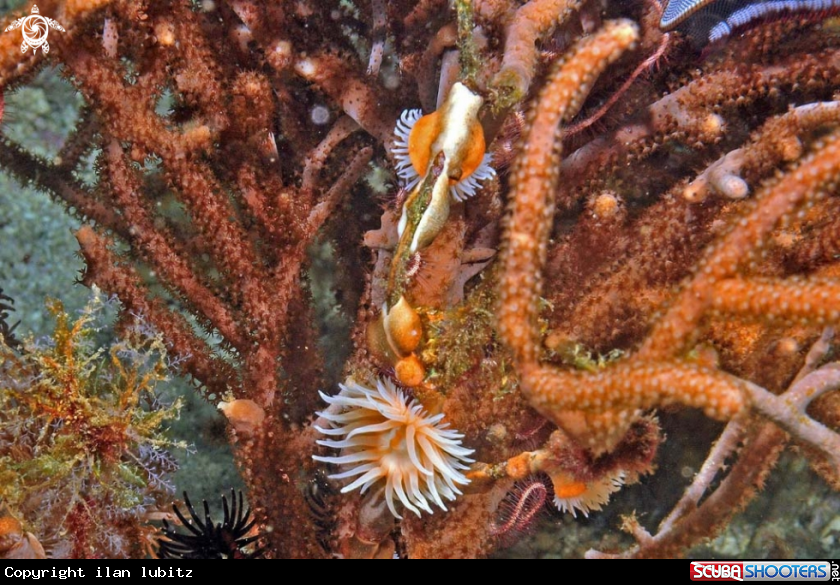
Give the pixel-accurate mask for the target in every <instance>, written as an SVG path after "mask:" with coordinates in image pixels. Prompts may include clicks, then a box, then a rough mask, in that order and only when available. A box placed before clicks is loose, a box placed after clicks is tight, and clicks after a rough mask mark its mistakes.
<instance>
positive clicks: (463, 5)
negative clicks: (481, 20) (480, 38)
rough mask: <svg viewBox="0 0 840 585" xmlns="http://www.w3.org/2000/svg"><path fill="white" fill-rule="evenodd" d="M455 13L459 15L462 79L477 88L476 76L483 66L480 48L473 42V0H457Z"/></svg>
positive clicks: (459, 48) (459, 49) (471, 86)
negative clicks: (479, 54)
mask: <svg viewBox="0 0 840 585" xmlns="http://www.w3.org/2000/svg"><path fill="white" fill-rule="evenodd" d="M455 13H456V14H457V16H458V51H459V52H460V64H461V80H462V81H463V82H464V83H465V84H466V85H467V86H468V87H470V88H471V89H475V77H476V75H477V74H478V71H479V68H480V66H481V61H480V60H479V58H478V50H477V49H476V46H475V43H474V42H473V31H474V30H475V11H474V10H473V3H472V0H455Z"/></svg>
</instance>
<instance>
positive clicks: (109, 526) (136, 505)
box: [0, 295, 182, 558]
mask: <svg viewBox="0 0 840 585" xmlns="http://www.w3.org/2000/svg"><path fill="white" fill-rule="evenodd" d="M105 306H106V304H105V302H104V301H103V299H102V298H101V296H99V295H94V297H93V299H92V300H91V301H90V303H89V304H88V305H87V307H86V308H85V310H84V311H83V312H82V315H81V317H80V318H78V319H77V320H76V321H72V320H71V319H70V317H69V315H68V314H67V313H66V312H65V311H64V308H63V306H62V305H61V303H59V302H57V301H52V302H50V303H49V304H48V308H49V310H50V312H51V313H52V314H53V315H54V317H55V320H56V326H55V331H54V333H53V336H52V338H51V339H48V340H46V341H44V340H38V341H35V340H33V339H29V340H28V341H26V342H25V343H24V345H23V348H22V349H20V350H14V349H12V348H10V347H9V346H8V345H6V344H5V343H4V342H3V341H2V339H0V499H2V501H3V503H5V504H6V505H7V506H8V507H9V508H10V510H11V511H12V513H13V514H14V515H15V516H17V517H18V518H21V519H23V521H24V522H25V523H26V524H28V527H29V528H31V530H32V531H33V532H34V533H35V534H36V536H37V537H38V538H39V539H41V540H42V541H45V542H53V543H55V544H54V546H55V547H57V548H59V549H61V552H63V553H69V554H70V555H71V556H72V557H73V558H83V557H91V556H109V557H120V556H137V555H139V554H142V546H143V540H144V539H143V536H142V535H143V532H144V531H145V530H147V528H145V520H146V518H145V516H144V515H145V512H146V511H147V509H149V508H150V507H151V506H155V505H156V504H157V505H162V504H163V503H164V502H167V501H168V499H169V498H168V494H169V493H170V492H171V487H170V485H169V480H168V478H167V475H168V474H169V473H170V472H172V471H174V470H175V469H176V467H177V465H176V463H175V461H174V459H173V458H172V456H171V455H170V453H169V449H171V448H172V447H176V446H182V445H177V444H175V443H174V442H173V441H171V440H170V439H169V438H168V437H167V434H166V426H167V423H168V421H170V420H173V419H175V418H177V416H178V413H179V409H180V404H179V403H178V402H176V403H175V404H172V405H164V404H162V403H161V402H160V400H159V399H158V397H157V394H156V386H157V385H158V384H159V383H161V382H164V381H166V380H167V379H168V375H167V366H168V364H167V358H166V350H165V347H164V344H163V340H162V339H161V337H160V336H159V335H155V334H153V333H152V332H149V331H145V330H142V329H133V330H130V331H127V332H126V335H125V337H124V340H122V341H117V342H114V343H112V344H111V345H110V346H109V347H104V348H103V347H98V344H97V341H96V337H97V331H98V328H97V323H98V320H99V319H100V318H101V317H102V315H103V313H104V308H105Z"/></svg>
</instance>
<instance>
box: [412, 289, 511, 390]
mask: <svg viewBox="0 0 840 585" xmlns="http://www.w3.org/2000/svg"><path fill="white" fill-rule="evenodd" d="M495 303H496V297H495V292H494V289H493V286H492V285H491V284H490V280H485V281H484V282H482V283H481V284H480V285H479V286H477V287H476V288H475V289H474V290H473V291H472V292H471V294H470V295H469V296H468V297H467V300H466V302H464V303H462V304H460V305H458V306H457V307H453V308H452V309H449V310H447V311H425V312H423V313H422V317H423V320H424V323H425V324H426V327H425V328H424V329H425V331H426V334H427V342H426V344H425V347H424V349H423V352H422V360H423V363H425V364H427V365H428V366H429V373H428V375H427V377H426V382H427V383H429V384H433V385H435V386H437V387H438V388H439V389H440V391H441V392H443V393H446V391H447V389H448V388H451V387H453V386H454V385H455V384H456V382H457V381H458V379H459V378H461V377H462V376H464V375H465V374H467V373H468V372H470V371H473V370H475V371H476V372H477V373H478V374H480V375H482V376H491V377H492V378H495V379H496V380H497V382H496V383H495V384H494V385H495V386H496V387H497V389H498V393H499V395H500V396H503V395H505V394H508V393H510V392H511V391H513V390H514V389H515V388H516V386H517V381H516V376H515V375H514V374H513V368H512V367H511V365H510V364H509V363H508V362H507V361H506V359H505V358H504V357H503V356H505V352H504V351H503V350H502V349H501V346H500V345H499V342H498V340H497V339H496V335H495V329H494V327H495V319H496V317H495V315H494V313H493V308H494V307H495ZM487 356H495V357H494V358H493V359H485V357H487Z"/></svg>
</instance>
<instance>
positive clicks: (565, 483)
mask: <svg viewBox="0 0 840 585" xmlns="http://www.w3.org/2000/svg"><path fill="white" fill-rule="evenodd" d="M548 475H549V477H550V478H551V483H552V485H553V486H554V505H555V506H557V509H558V510H560V511H561V512H567V513H571V514H572V516H573V517H575V518H577V512H578V511H580V512H582V513H583V515H584V516H586V517H587V518H588V517H589V512H593V511H595V512H597V511H600V510H601V507H602V506H603V505H604V504H606V503H607V502H609V500H610V495H612V494H613V493H615V492H617V491H618V490H619V489H621V486H622V485H624V473H623V472H621V471H619V472H617V473H614V474H608V475H606V476H604V477H602V478H600V479H597V480H595V481H591V482H583V481H580V480H578V479H576V478H575V477H573V476H572V475H571V474H569V473H566V472H565V471H559V470H558V471H554V472H552V473H549V474H548Z"/></svg>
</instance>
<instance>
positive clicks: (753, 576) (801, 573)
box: [691, 561, 836, 581]
mask: <svg viewBox="0 0 840 585" xmlns="http://www.w3.org/2000/svg"><path fill="white" fill-rule="evenodd" d="M831 565H832V563H829V562H828V561H692V563H691V580H692V581H828V580H830V579H832V575H833V573H832V567H831ZM835 566H836V563H835Z"/></svg>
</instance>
